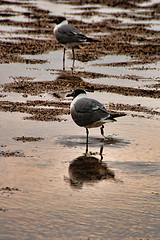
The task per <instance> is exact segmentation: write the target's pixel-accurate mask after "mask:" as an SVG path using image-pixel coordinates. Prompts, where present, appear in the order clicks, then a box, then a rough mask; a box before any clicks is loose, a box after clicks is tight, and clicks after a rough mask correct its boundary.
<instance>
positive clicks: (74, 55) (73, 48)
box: [72, 48, 75, 60]
mask: <svg viewBox="0 0 160 240" xmlns="http://www.w3.org/2000/svg"><path fill="white" fill-rule="evenodd" d="M72 54H73V60H75V54H74V48H72Z"/></svg>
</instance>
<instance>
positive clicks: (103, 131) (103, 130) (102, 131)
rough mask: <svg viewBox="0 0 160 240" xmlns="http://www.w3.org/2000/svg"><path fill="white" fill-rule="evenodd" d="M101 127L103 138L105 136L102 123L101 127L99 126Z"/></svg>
mask: <svg viewBox="0 0 160 240" xmlns="http://www.w3.org/2000/svg"><path fill="white" fill-rule="evenodd" d="M100 129H101V134H102V136H103V137H104V138H105V136H104V130H103V129H104V125H102V127H101V128H100Z"/></svg>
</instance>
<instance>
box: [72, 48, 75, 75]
mask: <svg viewBox="0 0 160 240" xmlns="http://www.w3.org/2000/svg"><path fill="white" fill-rule="evenodd" d="M72 54H73V64H72V72H73V70H74V62H75V53H74V48H72Z"/></svg>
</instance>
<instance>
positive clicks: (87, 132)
mask: <svg viewBox="0 0 160 240" xmlns="http://www.w3.org/2000/svg"><path fill="white" fill-rule="evenodd" d="M86 134H87V138H86V153H88V134H89V131H88V128H86Z"/></svg>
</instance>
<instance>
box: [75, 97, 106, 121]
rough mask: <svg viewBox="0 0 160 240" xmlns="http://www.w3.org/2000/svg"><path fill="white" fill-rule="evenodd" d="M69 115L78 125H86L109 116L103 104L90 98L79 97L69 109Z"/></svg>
mask: <svg viewBox="0 0 160 240" xmlns="http://www.w3.org/2000/svg"><path fill="white" fill-rule="evenodd" d="M71 115H72V118H73V120H74V121H75V122H76V123H77V125H79V126H87V125H90V124H93V123H95V122H97V121H100V120H101V119H103V118H109V117H110V114H109V113H108V112H107V110H106V108H105V107H104V106H103V104H101V103H100V102H98V101H96V100H94V99H90V98H83V99H79V101H77V102H76V103H75V105H74V108H73V109H71Z"/></svg>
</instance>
